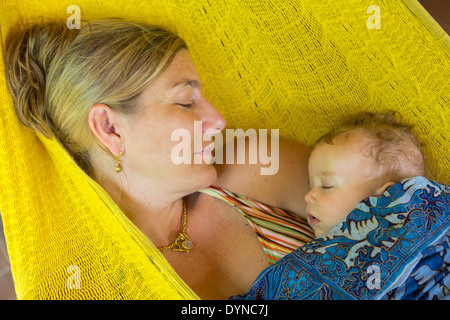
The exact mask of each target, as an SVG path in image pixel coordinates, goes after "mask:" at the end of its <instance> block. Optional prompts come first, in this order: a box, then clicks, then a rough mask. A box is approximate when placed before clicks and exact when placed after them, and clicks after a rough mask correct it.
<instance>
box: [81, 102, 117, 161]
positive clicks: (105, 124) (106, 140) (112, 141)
mask: <svg viewBox="0 0 450 320" xmlns="http://www.w3.org/2000/svg"><path fill="white" fill-rule="evenodd" d="M88 122H89V127H90V128H91V130H92V132H93V133H94V135H95V136H96V137H97V139H98V141H99V143H101V144H102V145H103V146H104V147H105V148H107V149H108V150H109V151H110V152H111V154H113V155H114V156H118V155H119V154H120V152H121V151H123V143H124V141H123V135H121V132H120V129H119V128H118V122H117V112H116V111H114V110H113V109H111V108H110V107H109V106H108V105H106V104H102V103H97V104H94V105H93V106H92V107H91V110H90V111H89V114H88Z"/></svg>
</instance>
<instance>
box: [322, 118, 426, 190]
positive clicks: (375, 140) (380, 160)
mask: <svg viewBox="0 0 450 320" xmlns="http://www.w3.org/2000/svg"><path fill="white" fill-rule="evenodd" d="M412 129H413V126H412V125H410V124H408V123H406V122H404V121H402V120H400V119H399V115H398V113H396V112H388V113H380V114H375V113H370V112H363V113H360V114H357V115H355V116H351V117H349V118H347V119H346V120H344V121H343V123H342V124H341V125H340V126H339V127H338V128H337V129H335V130H332V131H330V132H328V133H327V134H325V135H324V136H322V137H321V138H320V139H318V140H317V142H316V144H315V145H320V144H334V143H337V142H342V141H346V140H348V139H349V138H350V137H352V134H354V133H356V132H360V133H362V138H363V139H364V140H363V142H364V143H365V146H366V147H367V148H366V152H367V154H366V155H367V156H370V157H372V158H373V159H374V161H375V163H376V164H377V165H378V166H379V167H381V169H382V176H381V177H380V178H381V180H383V181H400V180H401V179H404V178H408V177H414V176H424V175H425V157H424V153H423V150H422V145H421V143H420V141H419V140H418V139H417V137H416V136H415V135H414V134H413V133H412ZM358 137H360V136H358Z"/></svg>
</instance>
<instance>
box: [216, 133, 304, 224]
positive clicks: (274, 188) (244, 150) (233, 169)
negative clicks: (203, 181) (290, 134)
mask: <svg viewBox="0 0 450 320" xmlns="http://www.w3.org/2000/svg"><path fill="white" fill-rule="evenodd" d="M240 139H242V140H240ZM258 139H260V137H258ZM275 139H276V140H275ZM258 142H259V141H258ZM224 149H225V150H224V154H225V155H226V154H227V153H230V152H233V156H234V159H233V160H232V161H224V163H223V164H215V167H216V169H217V180H216V181H215V182H214V184H213V185H215V186H217V187H219V188H223V189H226V190H230V191H232V192H234V193H237V194H240V195H243V196H246V197H248V198H252V199H254V200H256V201H260V202H263V203H267V204H268V205H271V206H275V207H278V208H282V209H286V210H289V211H291V212H293V213H295V214H297V215H299V216H301V217H306V213H305V209H306V204H305V201H304V196H305V194H306V193H307V192H308V189H309V182H308V180H309V179H308V168H307V164H308V158H309V153H310V150H309V148H307V147H305V146H303V145H300V144H298V143H295V142H292V141H290V140H287V139H283V138H278V137H272V138H268V139H267V146H266V150H263V149H261V148H260V147H259V143H255V142H254V141H253V142H252V140H251V139H245V137H241V138H236V140H235V141H234V143H232V144H230V143H227V145H226V146H225V148H224ZM260 152H261V153H260ZM255 154H256V155H257V157H256V158H257V161H256V163H250V161H249V160H250V159H251V157H253V158H255ZM267 154H270V157H267ZM243 156H245V158H244V159H245V160H246V161H245V162H244V163H243V164H241V163H238V162H237V159H238V157H243ZM264 156H265V158H264ZM224 159H227V157H226V156H225V157H224ZM267 159H269V160H270V163H268V161H267ZM228 160H229V159H228ZM262 160H263V161H262ZM264 160H265V161H264ZM268 168H270V169H268ZM264 169H266V170H264ZM275 169H276V170H275Z"/></svg>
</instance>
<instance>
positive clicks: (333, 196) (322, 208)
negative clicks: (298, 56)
mask: <svg viewBox="0 0 450 320" xmlns="http://www.w3.org/2000/svg"><path fill="white" fill-rule="evenodd" d="M308 169H309V177H310V178H309V179H310V187H311V190H310V191H309V192H308V193H307V194H306V196H305V200H306V203H307V219H308V223H309V224H310V226H311V227H312V228H313V230H314V232H315V235H316V237H318V236H320V235H322V234H324V233H327V232H328V231H330V230H331V229H333V228H334V227H335V226H336V225H337V224H338V223H339V222H340V221H342V220H343V219H344V218H345V217H346V216H347V215H348V214H349V213H350V212H351V211H352V210H353V209H354V208H355V207H356V205H357V204H358V203H359V202H361V201H362V200H363V199H365V198H367V197H369V196H380V195H381V194H382V193H384V191H386V189H387V188H388V187H390V186H391V185H393V184H395V183H396V182H398V181H400V180H402V179H404V178H409V177H416V176H424V175H425V161H424V156H423V153H422V149H421V146H420V143H419V142H418V140H417V138H416V137H415V136H414V135H413V134H412V133H411V127H410V126H409V125H406V124H404V123H402V122H400V121H398V120H397V119H396V117H395V116H394V114H372V113H362V114H360V115H358V116H356V117H355V118H354V119H350V120H348V121H347V122H346V123H344V125H342V126H341V127H340V128H339V129H337V130H334V131H331V132H329V133H328V134H326V135H325V136H323V137H322V138H320V139H319V140H318V141H317V142H316V144H315V146H314V149H313V151H312V153H311V156H310V159H309V166H308Z"/></svg>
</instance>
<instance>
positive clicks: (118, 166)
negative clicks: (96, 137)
mask: <svg viewBox="0 0 450 320" xmlns="http://www.w3.org/2000/svg"><path fill="white" fill-rule="evenodd" d="M120 157H122V151H120V154H119V155H118V156H117V157H115V158H114V160H116V163H117V166H116V173H119V172H120V171H122V166H121V164H120V162H121V161H120Z"/></svg>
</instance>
